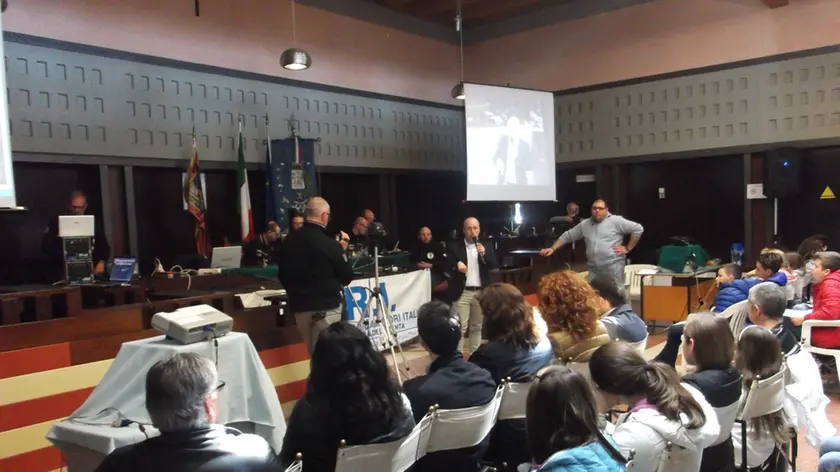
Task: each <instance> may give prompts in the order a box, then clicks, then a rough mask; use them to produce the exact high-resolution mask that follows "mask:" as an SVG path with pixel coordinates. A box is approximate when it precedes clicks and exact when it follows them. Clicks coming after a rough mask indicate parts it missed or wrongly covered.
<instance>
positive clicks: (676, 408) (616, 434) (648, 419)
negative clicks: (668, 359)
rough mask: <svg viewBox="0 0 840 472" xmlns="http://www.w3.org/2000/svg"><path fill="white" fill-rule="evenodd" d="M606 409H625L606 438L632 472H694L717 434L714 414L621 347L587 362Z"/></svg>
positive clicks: (657, 367) (662, 371)
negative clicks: (616, 407) (621, 455)
mask: <svg viewBox="0 0 840 472" xmlns="http://www.w3.org/2000/svg"><path fill="white" fill-rule="evenodd" d="M589 371H590V374H591V375H592V382H593V384H595V387H596V388H597V389H598V390H599V391H600V392H601V394H603V396H604V399H605V400H606V404H607V405H613V404H625V405H628V406H630V411H629V412H628V413H625V414H623V415H621V416H620V417H619V418H618V421H616V423H615V429H614V431H613V432H612V434H611V437H612V440H613V441H614V442H615V443H616V444H617V445H618V447H619V448H620V450H621V451H622V452H623V453H624V454H626V455H628V459H630V463H629V464H628V470H629V469H630V464H632V469H633V470H634V471H638V472H656V471H657V469H659V467H660V465H661V466H662V467H663V468H661V469H659V470H668V471H671V470H673V471H680V472H697V471H699V470H700V462H701V458H702V455H703V449H705V448H706V447H708V446H711V445H712V443H713V442H714V441H715V439H717V437H718V435H719V434H720V425H719V424H718V420H717V415H716V414H715V411H714V409H713V408H712V406H711V405H710V404H709V402H707V401H706V399H705V398H704V397H703V394H702V393H700V392H699V391H698V390H697V389H695V388H694V387H692V386H690V385H687V384H681V383H680V380H679V377H678V376H677V373H676V372H675V371H674V370H673V369H672V368H671V367H669V366H667V365H665V364H662V363H659V362H653V363H650V364H648V363H647V362H646V361H645V359H644V358H643V357H642V356H641V355H640V354H639V353H638V351H636V350H635V349H633V348H632V347H631V346H630V345H628V344H627V343H623V342H615V343H611V344H606V345H604V346H601V347H600V348H598V350H597V351H595V352H594V353H593V354H592V358H591V359H590V361H589Z"/></svg>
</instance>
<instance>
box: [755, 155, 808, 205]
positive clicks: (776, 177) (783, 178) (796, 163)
mask: <svg viewBox="0 0 840 472" xmlns="http://www.w3.org/2000/svg"><path fill="white" fill-rule="evenodd" d="M804 154H805V151H804V150H803V149H795V148H781V149H771V150H769V151H767V158H766V159H765V160H764V195H765V196H767V197H768V198H785V197H791V196H794V195H796V194H797V193H799V181H800V180H802V172H801V168H802V166H801V162H802V157H803V155H804Z"/></svg>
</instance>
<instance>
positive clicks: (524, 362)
mask: <svg viewBox="0 0 840 472" xmlns="http://www.w3.org/2000/svg"><path fill="white" fill-rule="evenodd" d="M478 303H479V305H480V306H481V311H482V313H484V322H483V325H482V330H481V331H482V335H483V337H484V338H485V339H487V340H488V342H487V343H486V344H483V345H481V346H480V347H479V348H478V349H476V351H475V352H473V353H472V355H471V356H470V362H472V363H473V364H475V365H477V366H479V367H481V368H483V369H485V370H487V371H488V372H490V375H491V376H492V377H493V380H494V381H495V383H496V384H499V383H501V382H502V380H504V379H508V378H510V380H511V381H512V382H530V381H531V380H533V378H534V375H535V374H536V373H537V372H538V371H539V370H540V369H541V368H543V367H545V366H546V365H548V364H550V363H551V362H552V361H553V360H554V354H553V353H552V350H551V342H550V341H549V339H548V335H547V333H546V332H545V328H541V327H540V325H541V323H540V321H539V320H538V319H537V317H538V313H536V310H534V308H533V307H531V305H529V304H528V303H527V302H526V301H525V297H523V296H522V292H520V291H519V289H517V288H516V287H514V286H513V285H510V284H503V283H495V284H492V285H490V286H489V287H487V288H486V289H484V290H483V291H482V293H481V295H479V299H478ZM487 459H488V460H490V461H493V462H494V463H500V462H505V463H507V464H508V465H510V466H511V467H513V468H515V467H516V466H517V465H519V464H521V463H523V462H528V461H529V454H528V442H527V440H526V437H525V420H520V419H516V420H504V421H500V422H499V423H497V424H496V427H495V428H494V430H493V434H492V438H491V440H490V449H489V451H488V453H487Z"/></svg>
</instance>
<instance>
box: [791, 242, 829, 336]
mask: <svg viewBox="0 0 840 472" xmlns="http://www.w3.org/2000/svg"><path fill="white" fill-rule="evenodd" d="M811 276H812V280H813V282H814V294H813V297H814V310H813V311H812V312H811V313H809V314H808V315H805V316H804V317H801V318H793V319H791V321H792V322H793V324H794V325H796V326H802V323H803V322H804V321H806V320H840V253H836V252H818V253H817V256H816V257H815V258H814V269H813V270H812V271H811ZM811 344H813V345H814V346H817V347H822V348H826V349H832V348H840V328H814V329H812V330H811Z"/></svg>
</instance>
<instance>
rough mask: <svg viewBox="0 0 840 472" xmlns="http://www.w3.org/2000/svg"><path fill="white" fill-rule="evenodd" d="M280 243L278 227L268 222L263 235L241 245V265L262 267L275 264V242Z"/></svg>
mask: <svg viewBox="0 0 840 472" xmlns="http://www.w3.org/2000/svg"><path fill="white" fill-rule="evenodd" d="M278 241H280V226H279V225H278V224H277V223H275V222H273V221H269V222H268V223H267V224H266V230H265V232H264V233H261V234H258V235H257V236H256V237H255V238H253V239H251V240H250V241H248V242H246V243H244V244H243V245H242V265H243V266H244V267H263V266H267V265H276V264H277V262H278V261H277V254H276V253H277V247H276V244H277V242H278Z"/></svg>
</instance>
